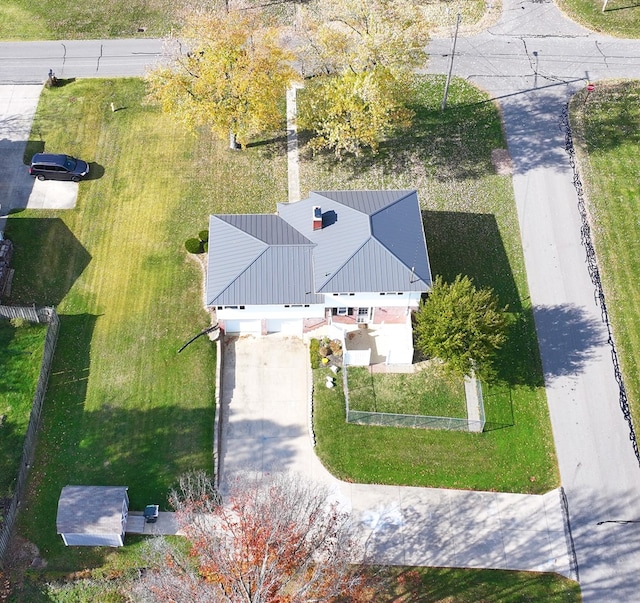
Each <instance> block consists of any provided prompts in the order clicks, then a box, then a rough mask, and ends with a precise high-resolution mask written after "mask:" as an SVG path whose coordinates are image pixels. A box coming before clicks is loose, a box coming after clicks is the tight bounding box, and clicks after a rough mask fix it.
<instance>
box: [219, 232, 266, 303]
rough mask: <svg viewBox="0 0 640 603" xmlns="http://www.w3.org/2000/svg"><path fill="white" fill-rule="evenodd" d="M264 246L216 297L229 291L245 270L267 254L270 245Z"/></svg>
mask: <svg viewBox="0 0 640 603" xmlns="http://www.w3.org/2000/svg"><path fill="white" fill-rule="evenodd" d="M249 236H251V235H249ZM254 238H255V237H254ZM257 240H258V241H259V240H260V239H257ZM262 242H263V243H264V241H262ZM264 246H265V247H264V249H262V250H261V251H260V253H259V254H258V255H256V256H255V257H254V258H253V259H252V260H251V261H250V262H249V263H248V264H246V265H245V266H244V268H243V269H242V270H241V271H240V272H238V273H237V274H236V275H235V277H233V278H232V279H231V280H230V281H229V282H228V283H227V284H226V285H224V286H223V287H222V288H221V289H220V291H219V292H218V294H217V295H216V297H220V296H221V295H222V294H223V293H225V292H226V291H227V289H229V287H231V285H232V284H233V283H235V282H236V281H237V280H238V279H239V278H240V277H241V276H242V275H243V274H244V273H245V272H246V271H247V270H249V268H251V266H253V265H254V264H255V263H256V262H257V261H258V258H260V257H262V256H263V255H264V254H265V253H266V252H267V250H268V249H269V247H270V245H267V244H266V243H264ZM208 305H214V304H211V303H210V302H209V303H208ZM215 305H217V304H215Z"/></svg>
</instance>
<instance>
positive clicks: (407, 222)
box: [205, 190, 431, 361]
mask: <svg viewBox="0 0 640 603" xmlns="http://www.w3.org/2000/svg"><path fill="white" fill-rule="evenodd" d="M430 288H431V269H430V266H429V257H428V253H427V245H426V241H425V234H424V229H423V225H422V214H421V212H420V205H419V203H418V195H417V192H416V191H415V190H397V191H323V192H311V193H310V195H309V198H308V199H304V200H302V201H298V202H295V203H279V204H278V206H277V212H276V214H225V215H212V216H211V217H210V221H209V251H208V268H207V285H206V292H205V295H206V300H205V302H206V305H207V306H209V307H213V308H215V310H216V312H217V318H218V322H219V324H220V326H221V328H223V329H224V331H225V332H226V333H238V334H253V335H266V334H268V333H276V332H279V333H287V334H294V335H302V334H303V333H304V332H308V331H311V330H313V329H316V328H318V327H320V326H322V325H334V326H338V327H339V328H342V329H343V330H349V329H353V328H358V326H359V325H368V326H371V327H373V326H375V325H383V324H387V325H388V324H395V325H404V326H405V327H406V326H407V325H408V327H409V328H410V325H411V316H410V315H411V311H412V310H415V309H416V308H417V307H418V304H419V302H420V298H421V295H422V294H423V293H425V292H426V291H428V290H429V289H430ZM412 352H413V348H412V347H411V353H412ZM408 354H409V351H407V353H406V354H404V356H407V355H408ZM396 358H399V357H397V356H396ZM398 361H399V360H398ZM402 361H406V359H405V360H402Z"/></svg>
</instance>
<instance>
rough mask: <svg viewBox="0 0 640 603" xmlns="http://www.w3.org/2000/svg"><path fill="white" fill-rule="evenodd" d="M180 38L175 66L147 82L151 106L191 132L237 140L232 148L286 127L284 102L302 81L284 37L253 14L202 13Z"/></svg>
mask: <svg viewBox="0 0 640 603" xmlns="http://www.w3.org/2000/svg"><path fill="white" fill-rule="evenodd" d="M179 38H180V40H181V43H180V44H173V45H172V48H173V51H172V52H171V53H170V54H171V56H170V58H169V62H168V64H167V65H166V66H161V67H158V68H157V69H155V70H154V71H152V72H151V73H150V74H149V75H148V76H147V83H148V90H149V98H150V100H152V101H155V102H157V103H159V104H160V106H161V107H162V110H163V111H165V112H167V113H169V114H171V115H173V116H174V117H175V118H176V119H178V120H179V121H181V122H182V123H184V124H185V125H186V126H187V127H188V128H189V129H191V130H195V129H196V128H197V127H199V126H208V127H210V128H211V130H212V131H213V132H214V133H215V134H217V135H218V136H219V137H221V138H226V137H227V136H229V137H230V146H231V148H237V146H238V143H239V144H240V145H242V146H245V145H246V144H247V143H248V142H249V140H250V139H251V137H253V136H256V135H257V134H260V133H263V132H268V131H270V130H276V129H278V128H279V127H280V126H281V124H282V120H283V115H282V110H281V107H282V104H281V101H282V99H283V98H284V94H285V91H286V89H287V87H288V86H289V85H290V84H291V82H292V81H293V80H295V79H296V77H297V75H296V72H295V71H294V69H293V68H292V66H291V62H292V60H293V55H292V53H291V52H289V51H288V50H286V49H284V48H283V47H282V46H281V44H280V42H279V36H278V32H277V30H276V29H274V28H270V27H263V26H262V25H261V24H260V23H259V22H258V20H257V18H256V17H255V16H253V14H252V13H250V12H248V11H242V12H240V11H229V12H228V11H225V10H218V11H194V12H192V13H190V14H189V15H188V16H187V18H186V21H185V25H184V27H183V29H182V31H181V32H180V35H179ZM183 45H184V46H186V48H187V51H186V52H185V51H184V50H183Z"/></svg>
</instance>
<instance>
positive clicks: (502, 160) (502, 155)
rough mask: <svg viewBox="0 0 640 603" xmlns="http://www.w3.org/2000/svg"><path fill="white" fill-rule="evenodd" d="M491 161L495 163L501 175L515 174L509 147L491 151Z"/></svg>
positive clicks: (496, 169) (495, 167) (497, 172)
mask: <svg viewBox="0 0 640 603" xmlns="http://www.w3.org/2000/svg"><path fill="white" fill-rule="evenodd" d="M491 163H493V168H494V169H495V171H496V174H498V175H500V176H509V175H511V174H513V162H512V161H511V156H510V155H509V151H508V150H507V149H493V151H491Z"/></svg>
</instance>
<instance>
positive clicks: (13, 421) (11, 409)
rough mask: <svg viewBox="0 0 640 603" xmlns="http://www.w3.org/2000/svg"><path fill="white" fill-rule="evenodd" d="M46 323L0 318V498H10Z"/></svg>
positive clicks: (35, 382)
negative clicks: (18, 322) (20, 322)
mask: <svg viewBox="0 0 640 603" xmlns="http://www.w3.org/2000/svg"><path fill="white" fill-rule="evenodd" d="M46 333H47V325H40V324H33V323H29V322H24V324H22V326H13V324H12V323H11V322H10V321H9V320H7V319H4V318H3V319H0V350H1V353H0V375H1V376H2V377H1V378H0V498H5V497H6V498H11V496H12V495H13V486H14V484H15V479H16V477H17V476H18V469H19V466H20V457H21V456H22V446H23V443H24V436H25V434H26V433H27V427H28V425H29V415H30V414H31V405H32V404H33V395H34V393H35V391H36V385H37V383H38V376H39V375H40V366H41V364H42V353H43V352H44V338H45V335H46Z"/></svg>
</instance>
